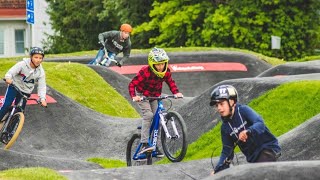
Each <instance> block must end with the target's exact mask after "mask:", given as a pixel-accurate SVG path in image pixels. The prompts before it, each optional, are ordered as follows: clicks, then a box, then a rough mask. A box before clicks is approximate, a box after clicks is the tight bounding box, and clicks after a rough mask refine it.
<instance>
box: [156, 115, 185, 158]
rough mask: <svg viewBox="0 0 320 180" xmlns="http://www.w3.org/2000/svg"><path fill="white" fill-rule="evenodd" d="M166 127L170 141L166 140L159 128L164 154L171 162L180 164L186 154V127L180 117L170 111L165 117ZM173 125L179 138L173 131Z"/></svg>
mask: <svg viewBox="0 0 320 180" xmlns="http://www.w3.org/2000/svg"><path fill="white" fill-rule="evenodd" d="M165 120H166V126H167V129H168V132H169V134H170V135H171V136H172V137H171V139H170V138H167V136H166V134H165V132H164V129H163V128H161V129H162V130H161V143H162V148H163V151H164V154H165V155H166V156H167V158H168V159H169V160H170V161H171V162H180V161H182V159H183V158H184V156H185V155H186V152H187V147H188V144H187V126H186V124H185V122H184V120H183V118H182V116H181V115H180V114H179V113H177V112H175V111H170V112H168V114H167V115H166V117H165ZM174 125H175V126H176V129H177V132H178V134H179V137H177V136H176V133H175V131H174Z"/></svg>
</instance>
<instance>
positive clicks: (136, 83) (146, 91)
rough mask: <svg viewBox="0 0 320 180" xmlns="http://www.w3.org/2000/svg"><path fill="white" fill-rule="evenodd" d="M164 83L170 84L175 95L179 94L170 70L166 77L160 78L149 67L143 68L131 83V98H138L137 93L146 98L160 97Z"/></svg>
mask: <svg viewBox="0 0 320 180" xmlns="http://www.w3.org/2000/svg"><path fill="white" fill-rule="evenodd" d="M163 81H165V82H166V83H167V84H168V86H169V88H170V90H171V92H172V93H173V94H176V93H178V92H179V89H178V87H177V86H176V83H175V82H174V80H173V79H172V77H171V72H170V69H169V68H168V70H167V72H166V74H165V75H164V77H163V78H160V77H158V76H157V75H155V74H154V73H153V72H152V70H151V69H150V68H149V66H145V67H143V68H141V70H140V71H139V72H138V74H137V75H136V76H135V77H134V78H133V79H132V80H131V82H130V83H129V94H130V96H131V97H134V96H136V92H138V93H142V94H143V95H144V96H146V97H158V96H160V95H161V91H162V83H163Z"/></svg>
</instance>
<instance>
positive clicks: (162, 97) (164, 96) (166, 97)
mask: <svg viewBox="0 0 320 180" xmlns="http://www.w3.org/2000/svg"><path fill="white" fill-rule="evenodd" d="M168 98H172V99H178V98H183V97H178V96H176V95H162V96H159V97H146V96H142V97H141V101H146V100H163V99H168ZM133 101H135V100H133Z"/></svg>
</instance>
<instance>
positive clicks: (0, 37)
mask: <svg viewBox="0 0 320 180" xmlns="http://www.w3.org/2000/svg"><path fill="white" fill-rule="evenodd" d="M3 54H4V30H2V29H0V55H3Z"/></svg>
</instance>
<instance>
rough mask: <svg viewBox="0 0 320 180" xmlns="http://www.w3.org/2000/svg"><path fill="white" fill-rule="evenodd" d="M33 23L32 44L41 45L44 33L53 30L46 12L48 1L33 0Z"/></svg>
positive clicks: (50, 32) (44, 37)
mask: <svg viewBox="0 0 320 180" xmlns="http://www.w3.org/2000/svg"><path fill="white" fill-rule="evenodd" d="M34 3H35V4H34V13H35V23H34V25H32V46H39V47H43V45H42V40H43V39H46V36H45V33H47V34H50V35H52V34H53V30H52V29H51V25H50V23H49V20H50V17H49V15H48V14H47V13H46V10H47V8H48V3H47V2H46V1H45V0H34Z"/></svg>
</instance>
